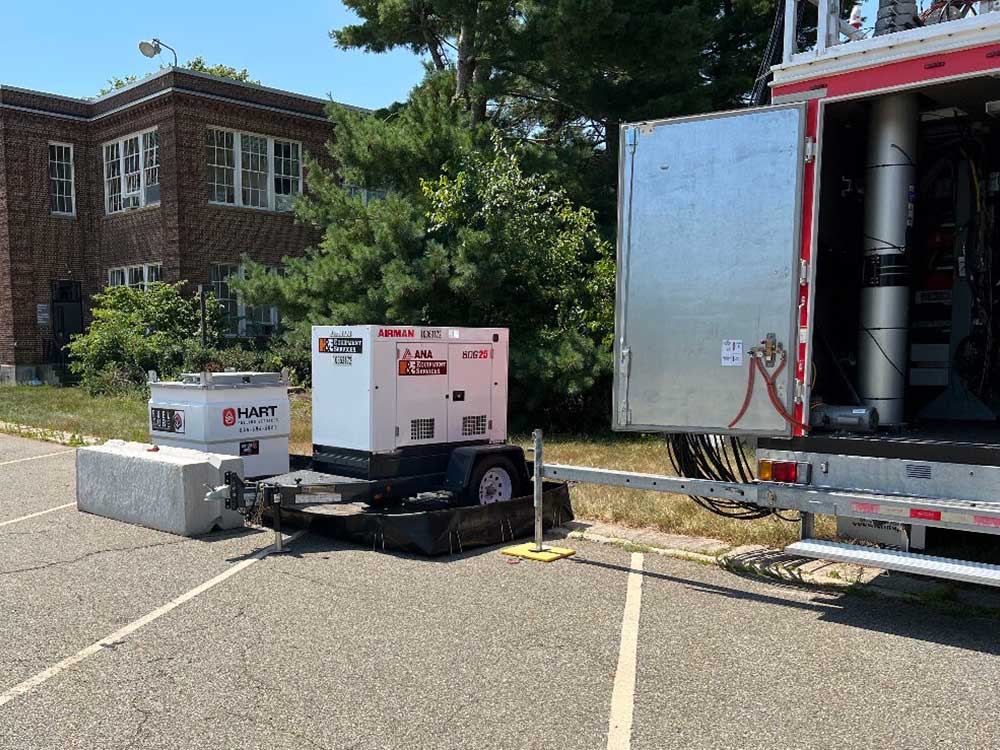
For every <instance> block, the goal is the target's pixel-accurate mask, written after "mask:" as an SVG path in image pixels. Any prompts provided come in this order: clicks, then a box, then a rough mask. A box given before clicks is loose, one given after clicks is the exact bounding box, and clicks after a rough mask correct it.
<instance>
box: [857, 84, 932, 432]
mask: <svg viewBox="0 0 1000 750" xmlns="http://www.w3.org/2000/svg"><path fill="white" fill-rule="evenodd" d="M918 114H919V113H918V110H917V97H916V95H915V94H895V95H891V96H885V97H881V98H879V99H876V100H875V101H874V102H872V107H871V113H870V119H869V126H868V160H867V161H868V166H867V188H866V199H865V219H864V239H863V280H862V289H861V310H860V321H859V331H858V392H859V394H860V396H861V400H862V402H863V404H864V405H865V406H871V407H874V408H875V409H877V410H878V422H879V424H881V425H888V426H892V425H899V424H901V423H902V422H903V416H904V396H905V393H906V371H907V364H908V362H907V336H908V326H909V306H910V274H909V267H908V263H907V236H908V234H909V228H910V227H911V226H912V225H913V210H914V209H913V201H914V197H915V190H916V162H915V158H916V145H917V122H918Z"/></svg>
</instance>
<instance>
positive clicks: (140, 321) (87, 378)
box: [68, 282, 221, 393]
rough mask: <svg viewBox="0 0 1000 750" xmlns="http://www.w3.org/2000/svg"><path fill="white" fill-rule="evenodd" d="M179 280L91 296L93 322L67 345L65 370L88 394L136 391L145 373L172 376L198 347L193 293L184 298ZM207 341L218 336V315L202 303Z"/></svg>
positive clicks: (197, 315)
mask: <svg viewBox="0 0 1000 750" xmlns="http://www.w3.org/2000/svg"><path fill="white" fill-rule="evenodd" d="M182 283H183V282H181V283H178V284H154V285H152V286H151V287H150V288H149V290H148V291H142V290H139V289H133V288H129V287H124V286H117V287H109V288H108V289H105V290H104V291H103V292H100V293H99V294H96V295H94V302H95V306H94V308H93V321H92V322H91V324H90V326H89V327H88V329H87V331H86V332H85V333H83V334H80V335H79V336H75V337H74V338H73V340H72V341H71V342H70V344H69V346H68V349H69V352H70V355H71V357H72V360H71V363H70V369H71V370H72V372H73V373H74V374H75V375H77V376H78V377H79V378H80V382H81V384H82V385H83V386H84V387H85V388H87V390H88V391H90V392H91V393H127V392H134V391H135V390H137V389H141V388H142V387H143V384H144V383H145V382H146V377H147V376H146V373H147V372H148V371H149V370H156V371H157V373H159V375H160V376H161V378H169V377H173V376H175V375H177V374H178V373H179V372H180V370H181V369H182V366H183V364H184V362H185V361H186V360H187V359H188V358H189V355H190V350H191V348H192V347H193V346H200V340H201V316H200V311H199V308H200V306H199V302H198V298H197V297H196V296H192V297H184V296H183V295H182V294H181V284H182ZM207 309H208V315H207V328H208V332H209V340H210V341H211V343H213V344H214V343H217V342H218V341H219V340H220V332H221V316H220V314H219V312H218V310H217V308H216V305H214V304H209V305H208V306H207Z"/></svg>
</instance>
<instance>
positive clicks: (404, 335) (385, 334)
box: [378, 328, 417, 339]
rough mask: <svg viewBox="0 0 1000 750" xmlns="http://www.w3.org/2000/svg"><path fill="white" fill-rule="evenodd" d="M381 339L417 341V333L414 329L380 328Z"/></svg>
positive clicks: (379, 335)
mask: <svg viewBox="0 0 1000 750" xmlns="http://www.w3.org/2000/svg"><path fill="white" fill-rule="evenodd" d="M378 337H379V338H380V339H415V338H416V337H417V332H416V331H414V330H413V329H412V328H379V329H378Z"/></svg>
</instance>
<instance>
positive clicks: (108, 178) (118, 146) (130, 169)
mask: <svg viewBox="0 0 1000 750" xmlns="http://www.w3.org/2000/svg"><path fill="white" fill-rule="evenodd" d="M159 202H160V136H159V133H158V132H157V131H156V130H147V131H146V132H144V133H135V134H133V135H129V136H126V137H125V138H122V139H120V140H117V141H112V142H111V143H105V144H104V209H105V211H106V212H107V213H109V214H114V213H118V212H119V211H127V210H129V209H133V208H142V207H143V206H153V205H156V204H158V203H159Z"/></svg>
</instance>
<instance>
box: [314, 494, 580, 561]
mask: <svg viewBox="0 0 1000 750" xmlns="http://www.w3.org/2000/svg"><path fill="white" fill-rule="evenodd" d="M542 507H543V511H544V527H545V528H547V529H548V528H551V527H552V526H558V525H561V524H563V523H565V522H566V521H572V520H573V507H572V505H571V503H570V499H569V487H568V485H565V484H561V483H558V482H546V483H545V490H544V493H543V506H542ZM534 518H535V509H534V502H533V498H532V497H531V496H530V495H528V496H525V497H518V498H514V499H513V500H509V501H508V502H505V503H493V504H491V505H475V506H464V507H456V508H443V509H438V510H423V511H416V512H393V511H376V510H370V511H366V512H363V513H358V514H355V515H347V516H330V517H322V518H319V517H317V518H315V519H313V521H312V523H311V524H310V529H311V530H313V531H315V532H318V533H325V534H329V535H331V536H333V537H335V538H337V539H343V540H346V541H349V542H352V543H354V544H358V545H361V546H364V547H368V548H371V549H374V550H376V551H389V550H393V551H397V552H411V553H415V554H420V555H430V556H436V555H448V554H457V553H460V552H464V551H466V550H469V549H472V548H475V547H483V546H486V545H490V544H503V543H509V542H511V541H513V540H515V539H523V538H525V537H530V536H531V534H532V533H533V531H534Z"/></svg>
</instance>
